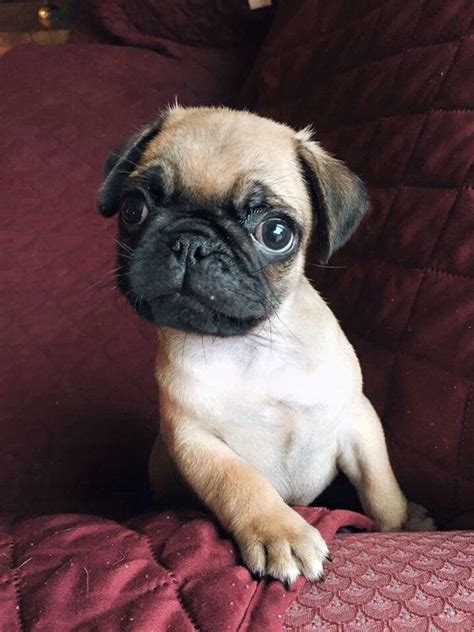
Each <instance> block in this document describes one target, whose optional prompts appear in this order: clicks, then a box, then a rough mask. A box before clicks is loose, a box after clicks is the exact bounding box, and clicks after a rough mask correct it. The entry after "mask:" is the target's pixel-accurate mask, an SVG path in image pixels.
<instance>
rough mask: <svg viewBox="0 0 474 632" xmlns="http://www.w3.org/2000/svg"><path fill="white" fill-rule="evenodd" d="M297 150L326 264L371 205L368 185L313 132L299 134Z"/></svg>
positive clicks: (320, 255)
mask: <svg viewBox="0 0 474 632" xmlns="http://www.w3.org/2000/svg"><path fill="white" fill-rule="evenodd" d="M296 142H297V152H298V157H299V160H300V162H301V166H302V171H303V175H304V178H305V180H306V183H307V185H308V187H309V190H310V193H311V200H312V204H313V212H314V216H315V228H316V252H317V255H318V258H319V260H320V261H321V262H322V263H326V262H327V261H328V259H329V257H330V256H331V255H332V253H333V252H335V251H336V250H337V249H338V248H340V247H341V246H343V245H344V244H345V243H346V241H347V240H348V239H349V237H350V236H351V235H352V233H353V232H354V230H355V229H356V227H357V225H358V224H359V222H360V220H361V219H362V217H363V215H364V213H365V211H366V210H367V207H368V198H367V192H366V189H365V186H364V184H363V182H362V180H360V178H358V177H357V176H356V175H355V174H354V173H352V172H351V171H350V170H349V169H348V168H347V167H346V165H345V164H344V163H343V162H341V161H340V160H337V159H336V158H334V157H333V156H331V155H330V154H328V153H327V152H326V151H325V150H324V149H323V148H322V147H321V146H320V145H319V144H318V143H316V142H315V141H313V140H311V131H310V130H309V129H304V130H302V131H300V132H298V133H297V134H296Z"/></svg>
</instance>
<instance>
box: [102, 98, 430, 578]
mask: <svg viewBox="0 0 474 632" xmlns="http://www.w3.org/2000/svg"><path fill="white" fill-rule="evenodd" d="M367 207H368V199H367V194H366V190H365V188H364V185H363V183H362V182H361V180H360V179H359V178H358V177H357V176H356V175H354V174H353V173H352V172H351V171H350V170H349V169H348V168H347V167H346V166H345V165H344V164H343V163H342V162H340V161H339V160H337V159H336V158H334V157H332V156H331V155H330V154H328V153H327V152H326V151H325V150H324V149H323V148H322V147H321V146H320V145H319V144H318V143H317V142H315V141H314V140H313V139H312V133H311V131H310V130H309V129H304V130H302V131H295V130H293V129H291V128H290V127H288V126H286V125H283V124H279V123H276V122H274V121H272V120H269V119H266V118H262V117H259V116H257V115H255V114H251V113H249V112H245V111H234V110H230V109H227V108H184V107H180V106H178V105H176V106H175V107H171V108H169V109H167V110H166V111H164V112H163V113H162V114H161V115H160V116H159V117H158V119H157V120H156V121H154V122H153V123H151V124H150V125H148V126H146V127H144V128H143V129H142V130H141V131H140V132H139V133H137V134H135V135H134V136H132V137H131V138H130V139H128V140H127V141H126V142H125V143H124V144H123V145H122V146H121V147H119V148H118V149H116V150H115V151H114V152H112V154H111V155H110V156H109V158H108V160H107V163H106V167H105V181H104V183H103V185H102V187H101V189H100V191H99V198H98V208H99V211H100V212H101V213H102V215H104V216H107V217H110V216H112V215H114V214H115V213H118V216H119V218H118V233H119V239H118V243H119V247H118V266H119V274H118V277H119V279H118V285H119V288H120V290H121V291H122V292H123V294H124V295H125V296H126V297H127V298H128V300H129V301H130V303H131V304H132V305H133V307H134V308H135V310H136V311H137V312H138V313H139V314H140V315H141V316H143V317H144V318H146V319H148V320H149V321H151V322H152V323H154V324H155V325H156V326H157V329H158V354H157V363H156V380H157V383H158V388H159V402H160V426H159V439H157V442H156V444H155V447H154V449H153V452H152V456H151V459H150V478H151V482H152V486H153V488H154V491H155V493H156V495H157V496H158V497H161V498H163V497H167V496H170V495H176V494H179V493H180V490H182V489H183V486H184V487H186V486H187V487H188V488H190V489H191V490H193V492H194V493H195V494H196V495H197V496H198V497H199V498H200V499H201V501H203V502H204V503H205V505H207V506H208V507H209V508H210V509H211V510H212V511H213V512H214V514H215V515H216V517H217V518H218V520H219V521H220V523H221V524H222V525H223V527H224V528H225V529H227V530H228V531H229V532H230V533H231V534H232V535H233V537H234V539H235V541H236V542H237V544H238V546H239V549H240V552H241V555H242V559H243V561H244V562H245V564H246V565H247V567H248V568H249V570H250V571H251V572H252V573H254V574H255V575H256V576H263V575H269V576H272V577H274V578H276V579H279V580H281V581H283V582H285V583H286V584H287V585H288V584H291V583H292V582H293V581H294V580H295V579H296V577H298V575H300V574H303V575H304V576H305V577H306V578H307V579H310V580H315V579H319V578H321V576H322V574H323V562H324V560H325V558H326V557H327V556H328V548H327V546H326V543H325V542H324V540H323V538H322V537H321V535H320V534H319V532H318V531H317V530H316V529H315V528H313V527H312V526H310V525H309V524H308V523H307V522H306V521H305V520H303V518H301V517H300V516H299V515H298V514H297V513H296V512H295V511H294V510H293V509H291V508H290V506H289V505H291V504H299V505H307V504H309V503H311V501H313V500H314V499H315V498H316V497H317V496H318V495H319V494H320V493H321V492H322V491H323V490H324V489H325V488H326V487H327V486H328V485H329V483H330V482H331V481H332V480H333V478H334V477H335V475H336V473H337V472H338V471H339V470H340V471H342V472H344V473H345V474H346V475H347V477H348V478H349V480H350V481H351V482H352V484H353V485H354V486H355V487H356V489H357V492H358V494H359V497H360V500H361V503H362V505H363V508H364V510H365V512H366V513H367V514H368V515H369V516H371V517H372V518H373V520H374V521H375V522H376V524H377V526H378V527H379V528H380V529H381V530H382V531H394V530H399V529H401V528H402V527H403V526H404V525H405V526H406V525H407V524H408V509H407V500H406V498H405V496H404V495H403V493H402V492H401V490H400V487H399V485H398V483H397V481H396V479H395V476H394V474H393V471H392V468H391V465H390V462H389V458H388V454H387V449H386V444H385V438H384V433H383V430H382V425H381V423H380V420H379V418H378V416H377V414H376V412H375V411H374V409H373V407H372V405H371V404H370V402H369V401H368V399H367V398H366V397H365V395H364V394H363V391H362V377H361V370H360V366H359V362H358V360H357V357H356V355H355V352H354V350H353V348H352V346H351V345H350V343H349V342H348V340H347V338H346V337H345V335H344V333H343V332H342V330H341V327H340V326H339V324H338V322H337V320H336V318H335V317H334V315H333V313H332V312H331V310H330V309H329V307H328V306H327V305H326V303H325V302H324V300H323V299H322V298H321V296H320V295H319V294H318V292H317V291H316V290H315V289H314V288H313V287H312V286H311V284H310V282H309V281H308V279H307V278H306V276H305V272H304V268H305V255H306V252H307V249H308V245H309V243H310V237H311V234H312V232H313V231H314V238H313V242H312V243H313V244H314V248H315V249H316V254H317V256H318V258H319V260H320V261H321V262H322V263H326V262H327V261H328V259H329V258H330V256H331V255H332V253H333V252H334V251H335V250H337V249H338V248H340V247H341V246H342V245H343V244H344V243H345V242H346V241H347V240H348V239H349V237H350V236H351V234H352V233H353V231H354V230H355V228H356V227H357V225H358V224H359V222H360V220H361V219H362V217H363V216H364V213H365V212H366V210H367ZM415 514H416V511H415ZM415 518H416V519H417V520H418V525H417V526H418V527H419V528H427V529H428V528H430V525H431V523H430V519H429V518H427V517H426V515H425V513H424V511H423V510H421V513H418V515H417V516H415ZM420 525H421V526H420Z"/></svg>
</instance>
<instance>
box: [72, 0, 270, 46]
mask: <svg viewBox="0 0 474 632" xmlns="http://www.w3.org/2000/svg"><path fill="white" fill-rule="evenodd" d="M271 16H272V11H271V9H264V10H259V11H255V10H251V9H250V7H249V3H248V1H247V0H89V1H88V2H87V3H83V4H82V6H81V7H80V12H79V16H78V20H77V23H75V24H73V29H72V33H71V37H72V41H85V40H87V41H90V40H92V39H96V38H99V39H100V40H101V41H107V42H115V43H120V44H126V45H129V46H140V47H144V48H148V49H152V50H156V51H158V52H160V53H161V54H165V55H172V56H173V55H177V56H179V57H182V56H183V54H189V53H191V52H192V51H193V50H195V49H196V47H197V48H202V47H209V48H223V49H224V52H225V55H226V56H227V55H229V54H230V49H232V48H238V49H240V50H241V51H242V52H243V53H244V54H245V53H246V52H247V51H249V50H251V49H254V48H256V47H259V45H260V43H261V41H262V38H263V35H264V33H265V31H266V30H267V28H268V26H269V24H270V20H271ZM183 51H184V53H183Z"/></svg>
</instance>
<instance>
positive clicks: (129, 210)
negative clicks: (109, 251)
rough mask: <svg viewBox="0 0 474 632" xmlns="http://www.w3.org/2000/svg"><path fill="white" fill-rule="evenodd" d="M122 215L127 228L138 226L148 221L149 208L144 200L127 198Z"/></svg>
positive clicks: (121, 211)
mask: <svg viewBox="0 0 474 632" xmlns="http://www.w3.org/2000/svg"><path fill="white" fill-rule="evenodd" d="M120 215H121V217H122V220H123V221H124V223H125V224H127V226H138V225H139V224H142V223H143V222H144V221H145V220H146V218H147V215H148V207H147V205H146V204H145V202H144V200H143V199H142V198H138V197H137V198H127V199H126V200H124V202H123V204H122V207H121V209H120Z"/></svg>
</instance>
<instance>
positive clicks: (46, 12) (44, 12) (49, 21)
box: [38, 2, 63, 29]
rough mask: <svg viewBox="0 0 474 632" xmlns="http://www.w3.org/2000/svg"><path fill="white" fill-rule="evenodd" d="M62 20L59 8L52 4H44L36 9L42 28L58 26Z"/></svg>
mask: <svg viewBox="0 0 474 632" xmlns="http://www.w3.org/2000/svg"><path fill="white" fill-rule="evenodd" d="M62 18H63V15H62V11H61V7H59V6H58V5H57V4H54V3H52V2H45V3H44V4H43V5H42V6H41V7H40V8H39V9H38V20H39V21H40V23H41V25H42V26H45V27H46V28H48V29H50V28H53V27H54V26H57V25H58V24H60V22H61V20H62Z"/></svg>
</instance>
